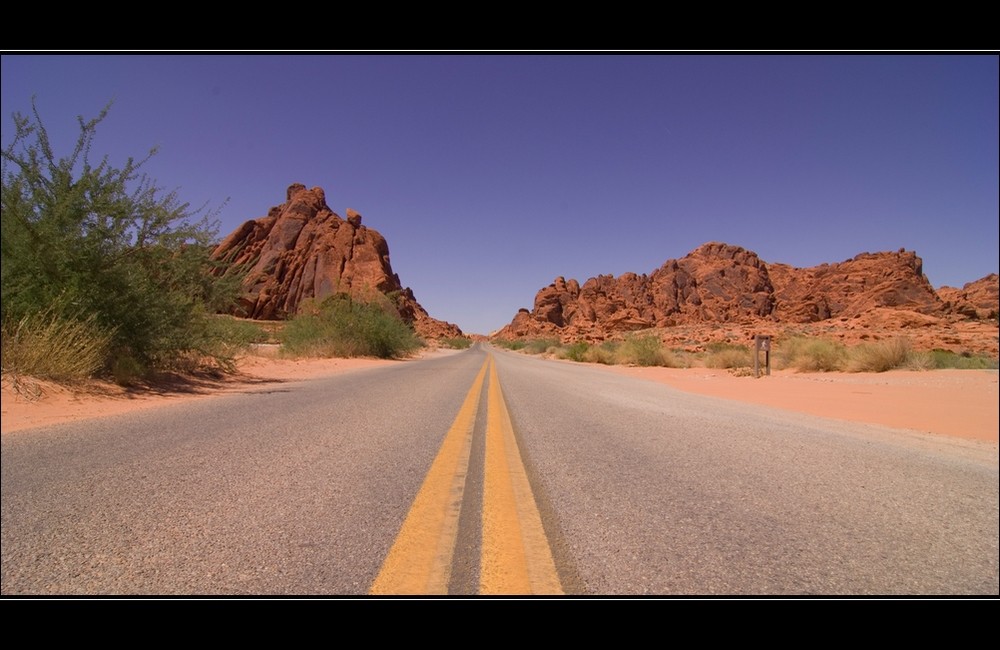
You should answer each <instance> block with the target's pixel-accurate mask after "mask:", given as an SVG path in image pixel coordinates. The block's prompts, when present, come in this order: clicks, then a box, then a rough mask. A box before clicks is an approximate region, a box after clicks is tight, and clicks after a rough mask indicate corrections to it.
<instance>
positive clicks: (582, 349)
mask: <svg viewBox="0 0 1000 650" xmlns="http://www.w3.org/2000/svg"><path fill="white" fill-rule="evenodd" d="M589 349H590V344H588V343H587V342H586V341H577V342H576V343H571V344H570V345H564V346H560V347H559V348H558V351H557V352H556V356H558V357H559V358H560V359H569V360H570V361H584V360H585V357H586V355H587V350H589Z"/></svg>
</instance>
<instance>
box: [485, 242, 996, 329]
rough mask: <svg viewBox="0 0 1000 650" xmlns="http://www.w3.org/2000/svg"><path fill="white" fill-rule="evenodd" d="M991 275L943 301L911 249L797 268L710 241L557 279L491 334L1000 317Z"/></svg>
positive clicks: (868, 254) (914, 321) (863, 255)
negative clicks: (664, 257) (610, 271)
mask: <svg viewBox="0 0 1000 650" xmlns="http://www.w3.org/2000/svg"><path fill="white" fill-rule="evenodd" d="M991 277H992V280H991V279H990V278H984V279H983V280H980V281H977V282H976V283H970V284H969V285H966V287H965V288H964V289H962V290H958V289H955V290H953V291H954V294H948V297H947V298H943V297H942V296H939V295H938V293H937V292H935V291H934V288H933V287H932V286H931V284H930V283H929V282H928V280H927V278H926V277H925V276H924V273H923V262H922V261H921V259H920V258H919V257H918V256H917V255H916V253H914V252H913V251H906V250H903V249H900V250H898V251H895V252H880V253H862V254H860V255H857V256H855V257H854V258H852V259H849V260H846V261H844V262H839V263H833V264H821V265H819V266H815V267H811V268H796V267H792V266H789V265H787V264H779V263H765V262H764V261H762V260H761V259H760V258H759V257H758V256H757V254H756V253H753V252H752V251H748V250H746V249H743V248H740V247H738V246H732V245H729V244H723V243H718V242H711V243H708V244H704V245H703V246H701V247H699V248H698V249H696V250H694V251H692V252H691V253H689V254H688V255H686V256H684V257H682V258H680V259H676V260H668V261H667V262H665V263H664V264H663V266H661V267H660V268H659V269H657V270H655V271H653V272H652V273H651V274H649V275H636V274H635V273H625V274H623V275H621V276H619V277H617V278H616V277H613V276H610V275H600V276H597V277H594V278H591V279H589V280H587V281H586V282H584V283H583V285H580V284H579V283H578V282H576V281H575V280H566V279H565V278H562V277H559V278H556V280H555V281H554V282H553V283H552V284H550V285H549V286H547V287H545V288H543V289H541V290H540V291H539V292H538V294H537V295H536V296H535V303H534V308H533V309H531V310H530V311H529V310H527V309H522V310H521V311H519V312H518V313H517V315H516V316H514V319H513V320H512V321H511V323H510V324H509V325H507V326H505V327H504V328H503V329H502V330H500V331H499V332H497V333H496V334H495V336H497V337H500V338H532V337H541V336H557V337H559V338H561V339H562V340H564V341H570V340H589V341H598V340H603V339H606V338H613V337H615V336H620V335H622V334H624V333H626V332H629V331H633V330H640V329H648V328H672V327H678V326H688V325H697V324H757V325H759V326H766V324H767V323H774V324H777V323H785V324H787V323H801V324H804V323H818V322H822V321H827V320H830V319H838V320H839V321H846V320H848V319H858V318H862V319H863V318H864V317H868V316H869V315H871V314H875V313H882V312H884V311H890V312H893V313H897V312H898V313H900V314H904V313H905V314H912V316H907V317H906V318H904V319H903V320H904V321H905V322H906V323H910V324H912V323H917V322H919V323H925V322H926V321H928V320H931V321H936V320H940V319H947V318H952V317H968V318H980V319H981V318H989V317H990V316H989V314H990V313H992V314H994V316H992V317H993V318H995V314H996V309H997V276H996V275H993V276H991ZM991 309H992V312H991V311H990V310H991ZM897 320H898V319H897Z"/></svg>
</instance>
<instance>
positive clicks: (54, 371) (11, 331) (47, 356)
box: [0, 310, 113, 381]
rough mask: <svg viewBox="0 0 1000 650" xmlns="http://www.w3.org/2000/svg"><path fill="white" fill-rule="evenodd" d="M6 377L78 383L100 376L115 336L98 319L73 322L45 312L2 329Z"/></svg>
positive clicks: (21, 319)
mask: <svg viewBox="0 0 1000 650" xmlns="http://www.w3.org/2000/svg"><path fill="white" fill-rule="evenodd" d="M2 329H3V339H2V345H0V348H2V353H0V357H2V362H0V364H2V366H3V374H5V375H6V374H11V375H15V376H17V375H27V376H31V377H37V378H39V379H51V380H54V381H79V380H82V379H88V378H90V377H92V376H94V375H96V374H98V373H99V372H100V371H101V370H102V369H103V367H104V364H105V362H106V360H107V359H108V350H109V348H110V346H111V341H112V339H113V333H112V332H108V331H107V330H102V329H101V328H100V327H98V325H97V323H96V317H94V316H90V317H88V318H84V319H82V320H72V319H68V318H64V317H61V316H59V315H58V314H56V313H55V312H54V311H51V310H49V311H44V312H36V313H33V314H29V315H27V316H24V317H22V318H20V319H19V320H16V321H15V320H12V319H9V320H5V321H4V323H3V326H2Z"/></svg>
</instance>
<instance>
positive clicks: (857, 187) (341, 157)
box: [2, 53, 1000, 334]
mask: <svg viewBox="0 0 1000 650" xmlns="http://www.w3.org/2000/svg"><path fill="white" fill-rule="evenodd" d="M998 78H1000V76H998V57H997V56H996V55H995V54H940V55H929V54H909V55H884V54H876V55H864V56H862V55H851V54H844V55H815V54H807V55H778V54H764V55H747V54H732V55H718V54H713V55H696V54H684V55H682V54H631V55H625V54H571V55H513V54H482V55H459V54H437V55H430V54H422V55H414V54H406V55H386V54H383V55H375V54H310V55H304V54H290V55H277V54H255V55H218V54H215V55H197V56H196V55H184V54H169V55H166V54H157V55H142V56H139V55H125V54H113V55H90V54H75V55H53V54H44V55H37V54H30V55H29V54H17V53H8V54H3V55H2V108H3V111H2V112H3V115H2V118H3V122H2V126H3V146H7V145H8V144H9V143H10V141H11V139H12V137H13V128H12V120H11V114H12V113H14V112H15V111H17V112H21V113H27V112H29V111H30V107H31V98H32V96H34V97H35V98H36V104H37V107H38V110H39V113H40V115H41V116H42V119H43V121H44V122H45V124H46V125H47V127H48V129H49V133H50V136H51V137H52V138H53V140H54V143H55V144H56V146H57V150H58V149H61V151H62V153H68V152H69V150H70V149H71V147H72V145H73V144H74V142H75V139H76V134H77V124H76V116H77V115H82V116H84V117H85V118H90V117H94V116H96V115H97V114H98V112H99V111H100V109H101V108H102V107H103V106H104V105H105V104H107V103H108V102H109V101H111V100H113V101H114V104H113V106H112V108H111V112H110V114H109V116H108V118H107V119H106V120H105V121H104V122H103V123H102V125H101V126H100V127H99V129H98V135H97V140H96V144H95V149H96V151H95V153H98V154H107V155H109V157H110V160H111V162H112V163H115V164H121V163H123V162H124V161H125V160H126V158H127V157H128V156H134V157H141V156H143V155H144V154H145V153H146V152H148V151H149V149H150V148H152V147H153V146H156V147H158V148H159V153H158V154H157V155H156V156H155V157H154V158H153V159H152V160H151V161H150V163H149V164H148V166H147V168H146V171H147V172H148V173H149V174H150V176H151V177H153V178H154V179H155V180H156V181H157V182H158V183H159V184H160V185H161V186H163V187H166V188H168V189H176V190H177V191H178V194H179V196H180V198H181V199H183V200H184V201H187V202H190V203H191V204H192V206H200V205H202V204H204V203H206V202H207V203H208V204H209V206H211V207H219V206H222V205H223V203H224V202H226V200H227V199H228V202H226V203H225V205H224V206H223V207H222V209H221V212H220V213H219V220H220V224H219V234H220V239H221V237H223V236H225V235H226V234H228V233H229V232H231V231H232V230H233V229H235V228H236V227H237V226H238V225H240V224H241V223H242V222H243V221H245V220H247V219H253V218H257V217H261V216H264V215H265V214H267V211H268V210H269V209H270V208H271V207H272V206H275V205H278V204H280V203H282V202H284V200H285V190H286V188H287V187H288V186H289V185H290V184H292V183H303V184H304V185H306V186H308V187H314V186H319V187H322V188H323V189H324V190H326V196H327V203H329V205H330V207H331V208H332V209H333V211H334V212H336V213H338V214H340V215H341V216H344V215H345V212H346V209H347V208H348V207H350V208H353V209H355V210H357V211H358V212H360V213H361V214H362V215H363V218H364V223H365V225H367V226H369V227H371V228H374V229H376V230H378V231H379V232H381V233H382V234H383V235H384V236H385V238H386V239H387V240H388V242H389V250H390V254H391V260H392V266H393V270H394V271H395V272H396V273H398V274H399V276H400V280H401V281H402V283H403V285H404V286H409V287H411V288H412V289H413V291H414V294H415V295H416V297H417V300H418V301H419V302H420V303H421V304H422V305H423V306H424V308H425V309H427V310H428V312H430V314H431V315H432V316H434V317H436V318H440V319H444V320H447V321H450V322H454V323H456V324H458V325H459V326H460V327H461V328H462V329H463V330H464V331H466V332H470V333H471V332H476V333H484V334H485V333H489V332H490V331H492V330H494V329H497V328H499V327H502V326H503V325H505V324H506V323H508V322H510V320H511V318H513V316H514V314H515V313H516V312H517V310H518V308H520V307H528V308H530V307H531V306H532V302H533V300H534V296H535V293H536V292H537V291H538V289H540V288H542V287H543V286H545V285H547V284H549V283H550V282H552V280H553V279H554V278H555V277H556V276H559V275H562V276H565V277H566V278H577V279H578V280H580V281H581V282H583V281H584V280H586V279H587V278H589V277H592V276H596V275H598V274H613V275H620V274H621V273H624V272H626V271H634V272H636V273H650V272H652V271H653V270H655V269H656V268H658V267H659V266H660V265H661V264H663V262H664V261H666V260H667V259H671V258H678V257H682V256H684V255H686V254H687V253H688V252H690V251H691V250H693V249H695V248H697V247H698V246H700V245H701V244H703V243H705V242H708V241H722V242H726V243H730V244H735V245H738V246H743V247H745V248H747V249H750V250H752V251H754V252H756V253H757V254H758V255H760V257H761V258H762V259H764V260H765V261H768V262H784V263H787V264H792V265H794V266H814V265H817V264H821V263H823V262H840V261H843V260H845V259H849V258H851V257H853V256H855V255H856V254H858V253H862V252H875V251H885V250H896V249H899V248H901V247H902V248H906V249H908V250H915V251H916V252H917V254H918V255H920V256H921V257H922V258H923V261H924V272H925V274H926V275H927V277H928V278H929V279H930V281H931V283H932V284H933V285H934V286H935V287H940V286H941V285H950V286H962V285H963V284H965V283H966V282H971V281H973V280H977V279H979V278H981V277H983V276H985V275H987V274H989V273H995V272H997V270H998V266H1000V264H998V220H1000V218H998V215H1000V203H998V196H1000V185H998V177H1000V152H998V142H1000V133H998V123H1000V117H998V115H1000V101H998V86H1000V81H998Z"/></svg>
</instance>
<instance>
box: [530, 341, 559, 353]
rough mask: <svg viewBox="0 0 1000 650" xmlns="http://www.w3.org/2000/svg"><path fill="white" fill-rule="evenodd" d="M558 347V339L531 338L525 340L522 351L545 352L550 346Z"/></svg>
mask: <svg viewBox="0 0 1000 650" xmlns="http://www.w3.org/2000/svg"><path fill="white" fill-rule="evenodd" d="M558 347H559V339H533V340H531V341H526V342H525V344H524V348H523V349H524V351H525V352H527V353H528V354H545V353H546V352H548V351H549V350H550V349H551V348H558Z"/></svg>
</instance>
